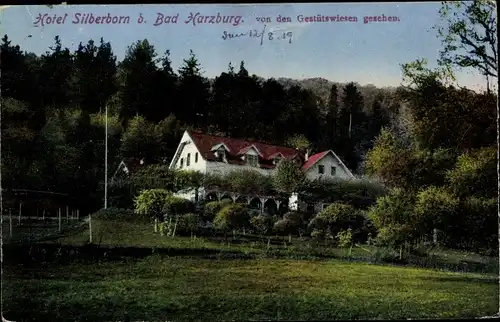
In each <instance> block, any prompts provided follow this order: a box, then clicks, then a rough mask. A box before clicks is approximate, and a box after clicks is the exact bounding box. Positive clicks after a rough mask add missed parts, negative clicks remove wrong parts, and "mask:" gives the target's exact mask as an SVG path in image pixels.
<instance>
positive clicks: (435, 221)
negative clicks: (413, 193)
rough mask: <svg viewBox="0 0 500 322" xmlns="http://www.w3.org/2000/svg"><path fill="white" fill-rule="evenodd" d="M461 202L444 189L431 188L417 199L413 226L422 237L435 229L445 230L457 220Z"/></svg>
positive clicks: (421, 193)
mask: <svg viewBox="0 0 500 322" xmlns="http://www.w3.org/2000/svg"><path fill="white" fill-rule="evenodd" d="M458 204H459V200H458V198H456V197H455V196H453V195H452V194H450V193H449V192H447V191H446V190H445V189H443V188H437V187H429V188H427V189H425V190H421V191H420V192H419V193H418V194H417V197H416V202H415V208H414V212H413V216H412V217H413V220H412V223H411V224H412V226H413V229H415V230H418V231H419V232H420V234H421V235H429V234H431V231H432V229H433V228H436V229H441V230H444V229H446V227H447V226H448V224H449V223H452V222H453V221H455V220H456V212H457V211H458Z"/></svg>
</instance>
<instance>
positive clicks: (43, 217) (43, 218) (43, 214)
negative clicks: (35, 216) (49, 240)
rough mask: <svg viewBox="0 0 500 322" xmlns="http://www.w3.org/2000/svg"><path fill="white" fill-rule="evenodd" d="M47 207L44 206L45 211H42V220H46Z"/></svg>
mask: <svg viewBox="0 0 500 322" xmlns="http://www.w3.org/2000/svg"><path fill="white" fill-rule="evenodd" d="M45 210H46V209H45V208H43V213H42V220H45Z"/></svg>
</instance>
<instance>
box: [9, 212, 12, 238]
mask: <svg viewBox="0 0 500 322" xmlns="http://www.w3.org/2000/svg"><path fill="white" fill-rule="evenodd" d="M9 228H10V230H9V236H10V239H12V210H11V209H9Z"/></svg>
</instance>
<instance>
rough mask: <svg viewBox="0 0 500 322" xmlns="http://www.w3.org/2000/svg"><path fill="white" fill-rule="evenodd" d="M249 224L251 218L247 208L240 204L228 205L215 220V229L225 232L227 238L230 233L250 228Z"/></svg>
mask: <svg viewBox="0 0 500 322" xmlns="http://www.w3.org/2000/svg"><path fill="white" fill-rule="evenodd" d="M249 223H250V216H249V215H248V210H247V207H246V206H245V205H243V204H238V203H233V204H229V205H226V206H225V207H224V208H222V209H221V210H220V211H219V212H218V213H217V215H216V216H215V219H214V225H215V228H216V229H217V230H219V231H223V232H224V236H225V237H227V232H228V231H230V230H235V229H240V228H244V227H248V226H249Z"/></svg>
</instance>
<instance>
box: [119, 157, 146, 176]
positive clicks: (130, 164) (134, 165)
mask: <svg viewBox="0 0 500 322" xmlns="http://www.w3.org/2000/svg"><path fill="white" fill-rule="evenodd" d="M123 163H125V166H126V167H127V169H128V170H129V173H135V172H137V171H138V170H139V169H140V168H142V167H144V166H146V165H147V163H146V162H144V164H141V159H137V158H128V159H125V160H123Z"/></svg>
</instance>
